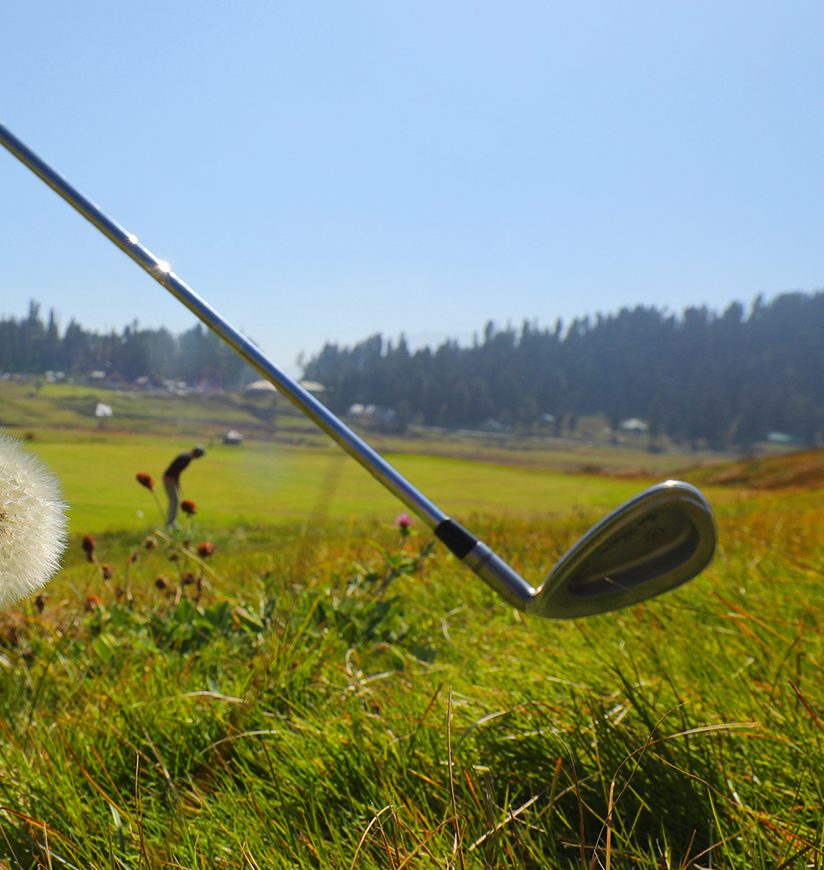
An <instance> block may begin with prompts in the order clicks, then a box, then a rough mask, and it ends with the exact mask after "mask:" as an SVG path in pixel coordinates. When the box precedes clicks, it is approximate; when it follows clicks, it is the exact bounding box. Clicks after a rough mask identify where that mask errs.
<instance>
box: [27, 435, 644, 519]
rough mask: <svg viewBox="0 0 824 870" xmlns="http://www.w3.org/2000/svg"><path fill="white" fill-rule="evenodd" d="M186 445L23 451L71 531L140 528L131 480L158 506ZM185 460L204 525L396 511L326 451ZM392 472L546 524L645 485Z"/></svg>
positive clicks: (457, 508)
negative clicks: (57, 496)
mask: <svg viewBox="0 0 824 870" xmlns="http://www.w3.org/2000/svg"><path fill="white" fill-rule="evenodd" d="M191 446H192V444H190V443H189V442H188V441H186V440H183V439H181V438H151V437H137V436H129V435H123V436H119V437H118V436H108V437H106V438H98V439H96V440H88V441H86V440H73V441H69V442H59V441H51V442H47V443H43V444H38V443H34V444H32V445H31V449H32V450H33V452H35V453H37V454H38V455H39V456H41V457H42V458H43V459H44V461H46V462H47V464H48V465H49V466H50V467H51V468H52V469H53V470H54V471H55V473H57V474H58V476H59V477H60V479H61V482H62V484H63V488H64V491H65V495H66V499H67V501H68V502H69V504H70V506H71V510H70V521H71V529H72V531H73V532H75V533H83V532H86V531H89V530H95V531H98V532H103V531H125V530H139V529H141V528H146V527H147V526H149V525H154V524H156V523H157V522H158V521H159V519H160V514H159V513H158V511H157V507H156V505H155V504H154V502H153V500H152V499H151V497H150V496H149V494H148V493H147V492H146V491H145V490H142V489H141V488H140V487H139V486H138V484H137V483H136V481H135V475H136V474H137V472H139V471H145V472H148V473H149V474H151V475H152V477H153V478H154V479H155V481H156V483H157V490H158V493H159V495H160V497H161V500H163V493H162V486H161V485H160V481H161V477H162V472H163V470H164V469H165V468H166V466H167V465H168V464H169V462H170V461H171V459H172V458H173V457H174V456H175V455H176V454H177V453H180V452H182V451H184V450H188V449H191ZM206 447H207V455H206V456H205V457H204V458H202V459H200V460H198V461H196V462H193V463H192V464H191V465H190V467H189V469H188V470H187V471H186V472H185V474H184V477H183V480H182V482H183V490H184V495H185V497H187V498H190V499H193V500H194V501H195V502H196V503H197V505H198V507H199V509H200V511H201V514H202V517H203V521H204V522H205V523H207V525H209V526H210V527H212V528H214V527H220V528H224V529H231V527H232V525H233V524H236V523H238V522H242V523H249V522H252V523H257V524H259V523H261V522H264V523H266V522H272V523H278V522H284V521H289V522H300V521H303V522H308V521H310V520H311V519H312V518H317V517H319V516H320V517H322V518H324V519H329V520H348V519H349V518H350V517H352V516H353V515H355V516H358V517H361V518H369V517H382V518H383V519H384V520H387V521H391V520H392V519H393V518H394V517H395V516H396V515H397V514H398V513H399V512H401V511H402V510H403V509H404V508H403V506H402V505H401V504H399V502H398V501H397V500H396V499H395V498H394V497H393V496H391V495H390V494H388V493H387V492H386V491H385V490H384V488H383V487H382V486H381V485H380V484H379V483H378V482H377V481H376V480H375V479H374V478H373V477H372V476H371V475H370V474H368V473H367V472H366V471H365V470H364V469H362V468H361V467H360V466H359V465H358V464H357V463H356V462H355V461H354V460H352V459H351V458H349V457H348V456H346V455H345V454H344V453H343V452H342V451H340V450H339V449H337V448H335V447H334V446H333V447H330V448H328V449H318V448H301V447H291V446H288V445H283V444H278V443H268V444H261V443H257V444H255V443H249V444H245V445H243V446H241V447H229V446H224V445H222V444H216V445H212V444H207V445H206ZM388 459H389V460H390V462H392V463H393V464H394V465H395V466H396V467H397V468H398V470H399V471H400V472H401V473H402V474H404V475H405V476H406V477H407V478H408V479H409V480H410V481H411V482H412V483H413V484H414V485H415V486H417V487H418V488H419V489H420V490H422V491H423V492H424V494H425V495H427V496H428V497H429V498H430V499H431V500H433V501H435V502H436V503H437V504H438V505H439V506H441V507H442V509H443V510H445V511H446V512H447V513H450V514H452V515H454V516H456V517H459V518H463V519H468V518H469V517H471V516H473V515H478V514H479V515H482V516H485V517H488V518H490V517H491V518H494V517H499V518H502V517H505V516H512V517H521V518H526V517H533V518H534V517H539V516H544V517H546V518H547V519H548V520H551V519H553V518H557V517H564V516H569V515H572V514H575V513H578V512H581V511H584V512H588V511H590V510H592V511H598V510H600V511H603V510H607V509H609V508H610V507H611V506H613V505H615V504H617V503H618V502H620V501H622V500H623V499H625V498H627V497H629V496H630V495H631V494H633V493H634V492H637V491H638V490H639V489H641V488H643V485H644V483H643V482H640V483H639V481H637V480H629V481H627V480H619V479H613V478H605V477H597V476H588V477H587V476H581V475H572V474H568V473H563V472H553V471H548V470H541V469H539V470H536V469H535V468H531V467H521V466H519V465H513V466H506V465H501V464H491V463H481V462H471V461H469V460H462V459H455V458H446V457H439V456H422V455H409V454H397V455H390V456H388Z"/></svg>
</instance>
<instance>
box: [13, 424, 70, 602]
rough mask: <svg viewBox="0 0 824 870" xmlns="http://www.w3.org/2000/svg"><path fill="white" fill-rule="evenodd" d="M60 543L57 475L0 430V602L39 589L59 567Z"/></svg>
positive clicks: (61, 505) (62, 526) (62, 510)
mask: <svg viewBox="0 0 824 870" xmlns="http://www.w3.org/2000/svg"><path fill="white" fill-rule="evenodd" d="M65 545H66V504H65V502H64V501H63V498H62V496H61V494H60V485H59V484H58V482H57V478H56V477H55V476H54V475H53V474H52V473H51V472H50V471H49V470H48V469H47V468H46V467H45V466H44V465H43V464H42V463H41V462H40V461H39V460H38V459H36V458H35V457H34V456H32V455H31V454H30V453H28V452H26V451H25V450H24V449H23V447H22V446H21V445H20V443H19V442H17V441H15V440H14V439H13V438H9V437H8V436H7V435H5V434H4V433H3V432H0V605H2V604H7V603H9V602H11V601H15V600H16V599H18V598H22V597H23V596H24V595H28V594H29V593H31V592H34V591H35V590H36V589H39V588H40V587H41V586H42V585H43V584H44V583H45V582H46V581H47V580H48V579H49V578H50V577H51V576H52V574H54V573H55V572H56V571H57V569H58V568H59V567H60V556H61V554H62V553H63V549H64V547H65Z"/></svg>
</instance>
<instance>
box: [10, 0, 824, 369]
mask: <svg viewBox="0 0 824 870" xmlns="http://www.w3.org/2000/svg"><path fill="white" fill-rule="evenodd" d="M822 34H824V4H821V3H820V2H786V3H776V2H768V3H767V2H760V0H748V2H725V3H718V2H716V0H713V2H704V0H697V2H688V3H661V2H660V0H656V2H633V3H617V2H600V3H592V2H576V3H552V2H496V3H490V2H473V3H469V2H446V0H439V2H407V3H400V2H398V3H396V2H385V0H380V2H378V0H375V2H343V0H341V2H314V3H312V2H306V3H303V2H300V3H299V2H289V3H283V2H277V0H250V2H244V0H237V2H233V3H228V2H215V0H198V2H189V0H186V2H182V0H179V2H175V0H164V2H156V0H144V2H141V3H137V4H133V5H129V4H125V5H124V4H120V5H112V3H111V2H110V0H106V2H101V0H93V2H92V0H75V2H65V0H59V2H58V0H31V2H27V3H3V4H2V5H0V46H1V49H0V97H1V98H0V118H2V120H3V121H4V123H5V124H7V125H8V126H9V127H10V128H11V129H12V130H13V131H14V132H15V133H16V134H17V135H18V136H20V137H21V138H22V139H23V140H24V141H26V142H27V143H28V144H29V146H30V147H32V148H33V149H34V150H35V151H37V152H38V153H39V154H40V155H41V156H42V157H44V158H45V159H46V160H48V161H49V162H51V163H52V164H53V165H54V166H55V167H56V168H57V169H58V170H60V171H61V172H62V173H63V174H64V175H66V176H67V177H68V178H69V179H70V180H71V181H72V182H73V183H74V184H75V185H76V186H78V187H79V188H80V189H81V190H82V191H83V192H84V193H86V194H87V195H88V196H90V197H91V198H92V199H94V200H96V201H97V202H98V203H99V204H100V205H101V206H102V207H103V208H104V209H105V210H106V211H108V212H109V213H110V214H111V215H112V216H113V217H114V218H115V219H116V220H118V221H119V222H120V223H122V224H123V225H124V226H126V227H127V229H129V230H131V231H133V232H135V233H136V234H137V235H139V236H140V239H141V241H143V242H144V243H145V244H146V245H147V246H148V247H149V248H150V249H151V250H153V251H154V252H155V253H156V254H157V255H158V256H160V257H162V258H164V259H166V260H168V261H170V262H171V264H172V266H173V267H174V269H175V270H176V271H177V273H178V274H179V275H180V276H181V277H182V278H183V279H184V280H186V281H188V283H190V284H191V285H192V286H193V287H194V288H195V289H196V290H197V291H198V292H199V293H200V294H201V295H202V296H204V297H205V298H206V299H207V300H208V301H210V302H211V303H212V305H214V306H215V307H216V308H217V309H218V310H220V311H221V312H222V313H223V314H224V316H226V317H227V318H228V319H229V320H230V321H231V322H232V323H234V324H235V325H236V326H238V327H240V328H242V329H243V330H244V331H246V332H247V333H248V334H249V335H250V336H251V337H252V338H254V339H255V340H256V341H257V342H258V343H259V344H260V345H261V346H262V347H263V348H264V349H265V350H266V351H267V352H268V353H269V354H270V355H271V356H272V357H273V359H274V360H275V362H277V363H278V364H280V365H281V366H283V367H285V368H286V369H287V370H289V371H291V372H292V373H293V374H294V373H296V371H297V369H296V367H295V360H296V358H297V356H298V354H299V353H300V352H301V351H304V352H305V353H307V354H311V353H314V352H316V351H317V350H319V349H320V347H321V346H322V344H323V343H324V341H326V340H332V341H337V342H339V343H347V344H348V343H352V342H354V341H356V340H359V339H361V338H365V337H366V336H368V335H370V334H372V333H374V332H378V331H380V332H382V333H384V334H385V335H387V336H390V337H395V336H397V335H399V334H400V333H401V332H404V333H406V335H407V336H408V337H409V339H410V340H411V342H412V343H413V344H420V343H422V342H433V341H440V340H442V339H443V338H445V337H456V338H459V339H461V340H463V341H466V340H469V339H470V338H471V335H472V333H473V332H476V331H477V332H480V330H481V329H482V327H483V324H484V323H485V322H486V321H487V320H489V319H492V320H494V321H496V322H497V323H499V324H501V325H503V324H505V323H507V322H511V323H512V324H514V325H519V324H520V322H521V321H522V320H523V319H525V318H529V319H536V320H537V321H538V322H539V323H541V324H546V325H551V324H552V323H554V321H555V319H556V318H558V317H561V318H563V319H564V320H565V321H566V322H568V321H569V320H570V319H571V318H573V317H575V316H582V315H585V314H587V313H595V312H612V311H616V310H618V309H619V308H620V307H622V306H627V305H629V306H633V305H636V304H649V305H655V306H658V307H661V308H664V307H666V308H668V309H670V310H671V311H675V312H680V311H681V310H682V309H683V308H684V307H686V306H688V305H701V304H706V305H709V306H710V307H711V308H713V309H716V310H722V309H723V308H725V307H726V306H727V305H728V304H729V302H730V301H732V300H736V299H737V300H741V301H742V302H744V303H745V305H748V304H749V303H750V302H751V300H752V299H753V298H754V297H755V295H756V294H759V293H763V294H764V295H765V296H766V297H767V298H770V297H772V296H774V295H775V294H777V293H780V292H783V291H787V290H805V291H814V290H817V289H820V288H821V287H822V286H824V174H823V173H822V165H823V164H824V157H822V155H824V105H822V103H824V51H823V50H822V47H821V39H822ZM0 202H2V208H0V255H1V256H0V315H8V314H12V315H15V316H19V315H22V314H23V313H25V311H26V309H27V305H28V300H29V299H32V298H33V299H36V300H39V301H40V302H41V303H42V305H43V306H44V309H48V308H50V307H54V308H55V309H56V310H57V312H58V314H59V316H60V319H61V323H62V324H63V325H64V326H65V324H66V323H67V322H68V320H69V319H70V318H71V317H75V318H77V319H78V320H79V321H80V322H81V323H82V324H84V325H85V326H88V327H93V328H97V329H101V330H105V329H109V328H112V327H115V328H118V329H119V328H121V327H122V326H123V325H125V324H126V323H128V322H130V321H131V320H132V319H134V318H137V319H138V320H139V321H140V323H142V324H144V325H147V326H153V327H154V326H159V325H166V326H167V327H169V328H170V329H172V330H173V331H180V330H182V329H185V328H188V327H189V326H190V325H191V324H192V323H193V318H192V315H190V314H189V313H188V312H186V311H185V310H184V309H183V308H182V307H181V306H180V305H179V303H177V302H175V301H174V300H172V299H171V297H167V296H166V295H165V291H163V290H162V289H161V288H160V287H159V286H158V285H156V284H154V283H153V282H151V281H150V280H149V279H148V278H147V277H146V276H145V275H144V274H143V273H142V272H141V271H140V270H138V269H137V268H136V267H135V266H134V265H133V264H132V263H130V262H129V261H128V260H127V259H126V258H125V257H124V256H123V255H122V254H120V253H119V252H118V251H116V250H115V249H114V248H113V247H111V246H110V244H109V243H108V242H106V241H105V240H104V239H103V238H102V237H98V235H97V233H96V231H95V230H93V229H92V228H91V227H90V226H88V225H87V224H86V223H85V222H84V221H82V220H81V219H80V218H78V217H77V216H75V215H74V214H73V213H72V212H71V211H70V210H69V208H68V207H67V206H66V205H64V204H63V203H62V202H61V201H60V200H59V199H58V198H57V197H56V196H55V195H54V194H53V193H51V192H50V191H48V190H47V189H46V188H45V187H44V186H42V184H41V183H40V182H39V181H37V180H36V179H35V178H34V176H32V175H31V174H30V173H29V172H28V171H27V170H24V169H23V167H22V166H20V165H18V164H17V163H16V161H14V160H13V159H12V158H11V157H10V156H9V155H7V154H5V152H3V153H0Z"/></svg>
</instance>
